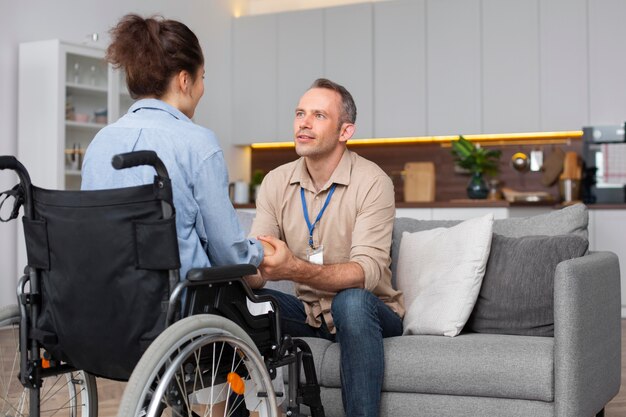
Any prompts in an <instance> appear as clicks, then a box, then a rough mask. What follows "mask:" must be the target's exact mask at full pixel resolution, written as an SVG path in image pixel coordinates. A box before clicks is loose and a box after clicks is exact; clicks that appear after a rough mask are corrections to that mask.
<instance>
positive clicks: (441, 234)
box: [398, 214, 493, 336]
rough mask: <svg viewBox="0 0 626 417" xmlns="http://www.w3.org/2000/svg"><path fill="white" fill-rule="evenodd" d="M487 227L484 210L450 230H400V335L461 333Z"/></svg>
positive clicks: (476, 285)
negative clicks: (403, 308) (402, 328)
mask: <svg viewBox="0 0 626 417" xmlns="http://www.w3.org/2000/svg"><path fill="white" fill-rule="evenodd" d="M492 226H493V214H487V215H485V216H482V217H477V218H474V219H470V220H466V221H464V222H462V223H460V224H458V225H456V226H453V227H450V228H444V227H440V228H437V229H432V230H425V231H423V232H416V233H408V232H405V234H404V235H403V238H402V245H400V254H399V257H398V289H399V290H400V291H402V292H403V294H404V302H405V306H406V314H405V316H404V321H403V323H404V334H405V335H407V334H432V335H444V336H456V335H457V334H459V333H460V332H461V329H463V326H464V325H465V322H466V321H467V319H468V317H469V315H470V313H471V312H472V309H473V308H474V304H475V303H476V298H477V297H478V292H479V290H480V284H481V281H482V279H483V276H484V274H485V266H486V265H487V258H488V256H489V248H490V246H491V236H492V232H491V230H492Z"/></svg>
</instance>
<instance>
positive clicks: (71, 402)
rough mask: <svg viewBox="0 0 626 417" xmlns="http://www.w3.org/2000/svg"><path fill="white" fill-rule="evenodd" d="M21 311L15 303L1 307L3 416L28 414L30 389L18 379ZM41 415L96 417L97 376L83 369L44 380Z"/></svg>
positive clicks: (0, 410)
mask: <svg viewBox="0 0 626 417" xmlns="http://www.w3.org/2000/svg"><path fill="white" fill-rule="evenodd" d="M19 323H20V312H19V308H18V306H16V305H11V306H6V307H2V308H0V416H2V417H4V416H11V417H29V416H31V410H30V408H31V407H30V390H29V389H28V388H24V387H23V386H22V384H21V383H20V380H19V372H20V350H19V334H20V332H19ZM40 393H41V394H40V395H41V398H40V406H41V408H40V415H41V416H42V417H52V416H56V417H64V416H69V417H97V415H98V391H97V389H96V379H95V378H94V377H93V375H89V374H87V373H86V372H83V371H75V372H69V373H64V374H60V375H53V376H49V377H46V378H44V379H43V384H42V386H41V391H40Z"/></svg>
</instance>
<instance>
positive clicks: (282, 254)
mask: <svg viewBox="0 0 626 417" xmlns="http://www.w3.org/2000/svg"><path fill="white" fill-rule="evenodd" d="M257 239H259V240H260V241H261V243H262V244H263V247H264V248H267V247H268V246H269V247H271V249H270V250H269V251H266V252H265V255H264V256H263V262H261V265H259V270H260V271H261V274H262V275H263V278H264V279H266V280H268V281H280V280H283V279H291V277H293V274H294V272H295V269H296V267H297V261H298V259H297V258H296V257H295V255H294V254H293V252H291V250H290V249H289V248H288V247H287V244H286V243H285V242H283V241H282V240H280V239H277V238H275V237H273V236H258V237H257Z"/></svg>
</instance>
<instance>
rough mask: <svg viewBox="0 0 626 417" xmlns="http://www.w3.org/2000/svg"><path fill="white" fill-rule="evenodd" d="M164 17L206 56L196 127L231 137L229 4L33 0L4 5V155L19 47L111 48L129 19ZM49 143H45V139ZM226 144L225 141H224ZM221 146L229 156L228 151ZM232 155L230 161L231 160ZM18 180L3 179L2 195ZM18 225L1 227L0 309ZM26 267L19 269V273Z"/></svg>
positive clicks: (0, 87)
mask: <svg viewBox="0 0 626 417" xmlns="http://www.w3.org/2000/svg"><path fill="white" fill-rule="evenodd" d="M131 12H133V13H139V14H141V15H152V14H161V15H163V16H164V17H166V18H172V19H177V20H181V21H183V22H184V23H186V24H187V25H188V26H189V27H190V28H191V29H192V30H193V31H194V32H195V33H196V35H197V36H198V38H199V39H200V42H201V43H202V47H203V50H204V54H205V60H206V70H207V77H206V80H205V86H206V92H205V96H204V99H203V100H202V101H201V102H200V105H199V107H198V109H197V112H196V117H195V120H196V122H197V123H199V124H202V125H204V126H207V127H210V128H212V129H213V130H214V131H215V132H216V133H217V134H218V137H220V138H228V137H229V135H230V84H231V82H230V62H231V58H230V24H231V19H230V4H229V1H228V0H210V1H206V0H183V1H179V2H172V1H167V0H151V1H150V2H147V1H143V0H109V1H106V2H104V1H94V0H83V1H76V0H73V1H72V0H55V1H49V0H29V1H1V2H0V92H1V93H0V155H15V154H16V152H17V143H16V138H17V113H16V109H17V100H18V98H17V97H18V96H17V84H18V82H17V79H18V74H17V66H18V65H17V62H18V45H19V44H20V43H21V42H27V41H34V40H43V39H53V38H59V39H63V40H66V41H71V42H82V41H84V40H85V39H86V35H88V34H90V33H93V32H97V33H99V34H100V35H101V41H100V42H99V43H101V44H102V45H103V47H104V46H106V44H107V40H108V35H107V32H108V30H109V29H110V28H111V27H112V26H113V25H115V23H116V22H117V21H118V20H119V18H120V17H121V16H123V15H124V14H126V13H131ZM42 140H45V138H42ZM222 140H224V139H222ZM222 145H223V146H224V147H225V148H226V151H228V148H229V147H228V146H225V145H224V143H222ZM228 157H229V155H227V158H228ZM15 182H16V177H15V176H14V175H13V174H9V173H7V172H2V173H0V190H6V189H8V188H10V187H12V186H13V185H14V184H15ZM17 226H18V222H15V221H14V222H11V223H2V224H0V306H2V305H6V304H9V303H14V302H15V296H14V294H15V282H16V280H17V278H18V273H19V272H21V271H17V269H18V268H17V267H16V266H15V258H16V251H15V241H16V237H15V235H16V230H17ZM22 267H23V266H20V267H19V269H20V270H21V268H22Z"/></svg>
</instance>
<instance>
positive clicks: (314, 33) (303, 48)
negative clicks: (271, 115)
mask: <svg viewBox="0 0 626 417" xmlns="http://www.w3.org/2000/svg"><path fill="white" fill-rule="evenodd" d="M323 39H324V12H323V11H322V10H319V9H318V10H306V11H299V12H291V13H281V14H279V15H278V52H277V53H278V67H277V68H276V71H277V75H278V86H277V88H278V103H277V112H278V114H277V120H278V134H277V136H276V140H278V141H291V140H292V139H293V121H294V110H295V108H296V106H297V105H298V101H299V100H300V97H301V96H302V94H303V93H304V92H305V91H306V90H307V89H308V88H309V87H310V86H311V84H312V83H313V81H315V80H316V79H318V78H322V77H323V76H324V42H323ZM252 69H253V68H252Z"/></svg>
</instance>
